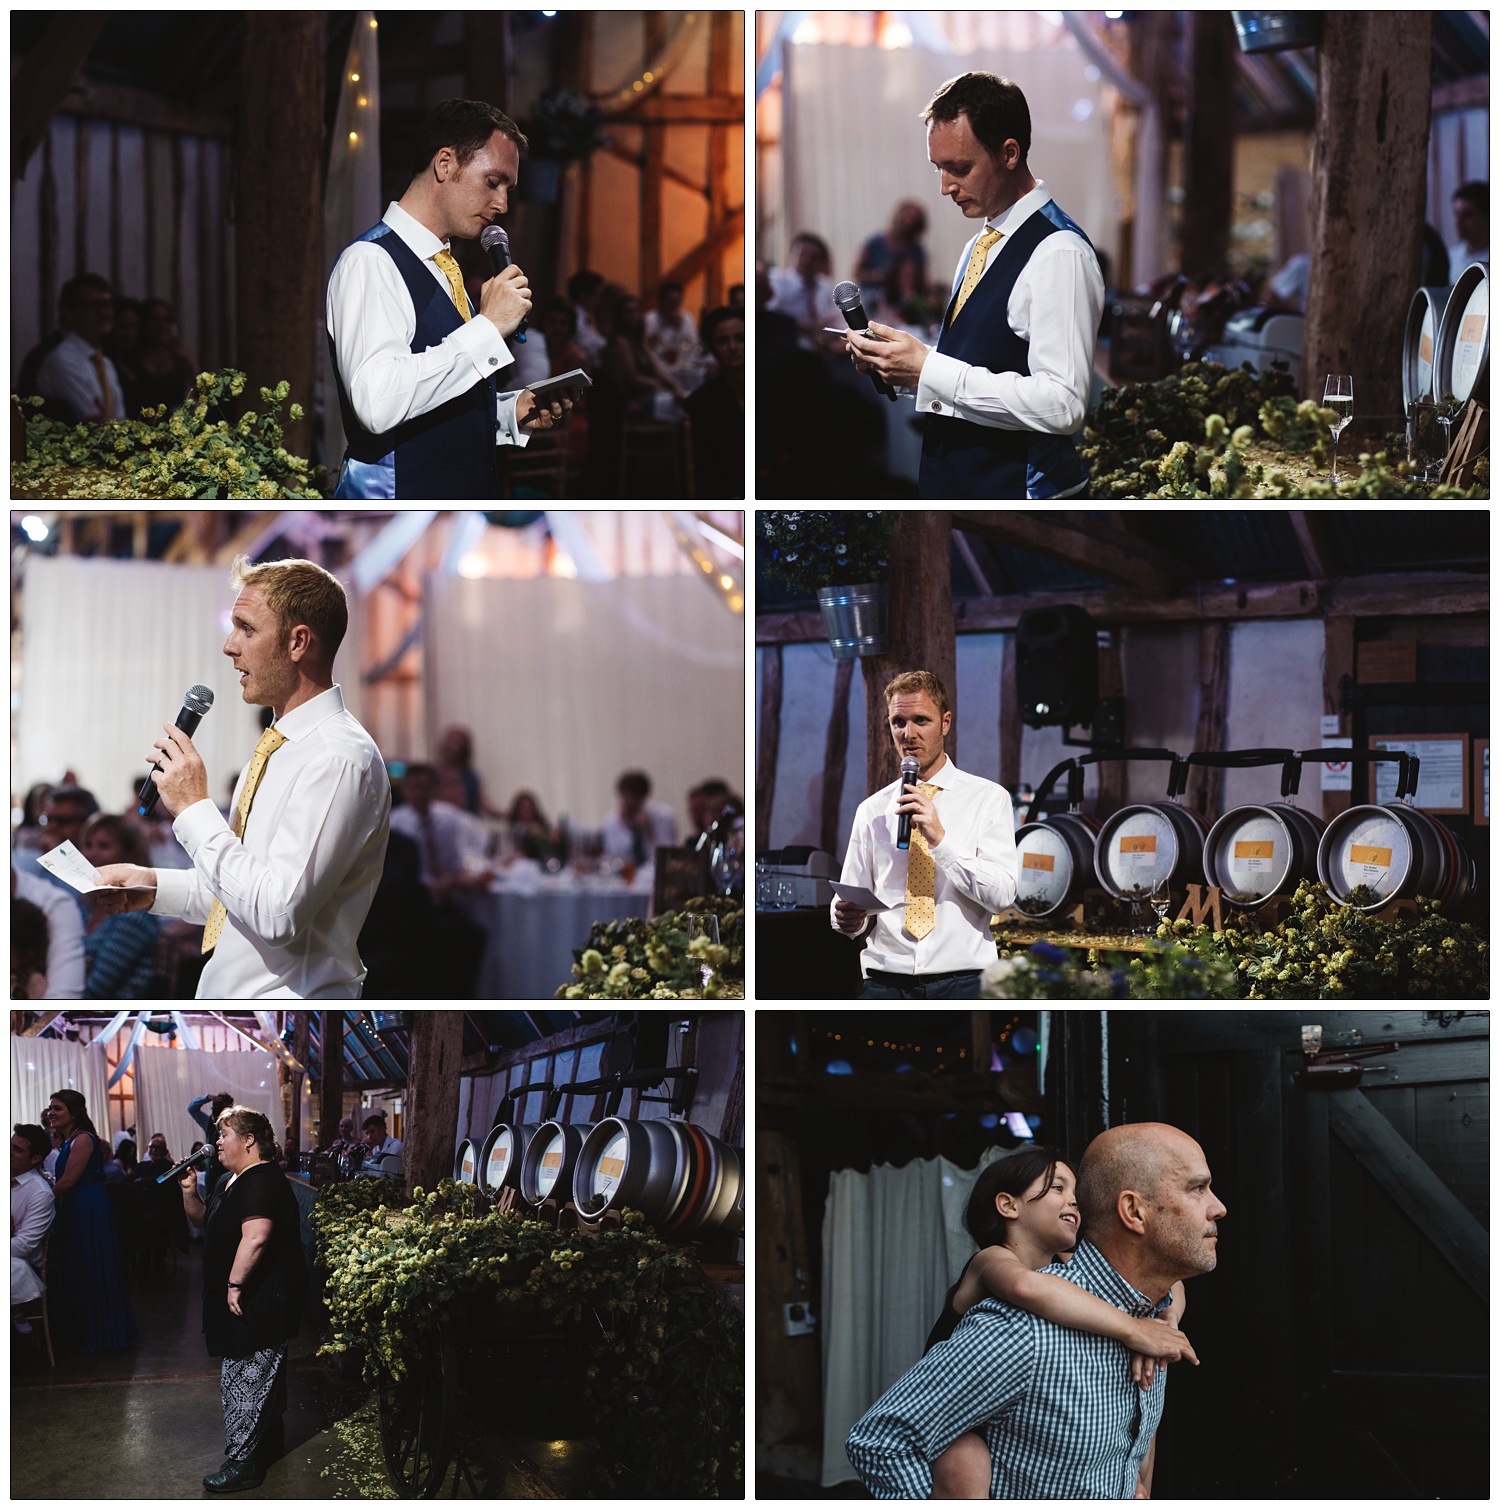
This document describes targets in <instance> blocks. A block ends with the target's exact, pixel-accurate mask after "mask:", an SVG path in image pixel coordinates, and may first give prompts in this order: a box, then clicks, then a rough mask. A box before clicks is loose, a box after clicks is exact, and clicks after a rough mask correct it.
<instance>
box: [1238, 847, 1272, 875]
mask: <svg viewBox="0 0 1500 1510" xmlns="http://www.w3.org/2000/svg"><path fill="white" fill-rule="evenodd" d="M1275 854H1276V841H1275V840H1274V839H1236V840H1235V841H1234V868H1235V869H1236V870H1248V871H1256V870H1270V868H1271V861H1272V860H1273V859H1274V858H1275Z"/></svg>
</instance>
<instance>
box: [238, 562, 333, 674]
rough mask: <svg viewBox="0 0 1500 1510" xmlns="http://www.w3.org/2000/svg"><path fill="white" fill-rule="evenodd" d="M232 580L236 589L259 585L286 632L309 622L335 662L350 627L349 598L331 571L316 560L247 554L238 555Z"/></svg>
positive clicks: (315, 637)
mask: <svg viewBox="0 0 1500 1510" xmlns="http://www.w3.org/2000/svg"><path fill="white" fill-rule="evenodd" d="M229 581H230V583H231V585H232V586H233V587H234V588H235V590H236V591H238V590H240V589H241V588H245V587H255V588H259V589H260V591H261V592H262V593H263V594H264V596H265V600H266V607H267V608H269V609H270V610H271V612H272V613H274V614H275V615H276V619H277V622H278V623H279V624H280V625H281V628H282V630H283V632H289V631H290V630H292V629H294V628H295V627H296V626H297V625H298V624H306V625H307V627H308V628H309V629H310V630H312V632H313V638H314V639H315V640H316V641H317V642H318V647H319V649H321V650H322V651H323V653H324V654H325V655H326V656H327V657H328V664H329V665H330V666H331V665H332V664H333V657H334V655H335V654H336V653H337V651H338V648H339V646H340V645H341V644H342V643H343V639H344V633H345V631H346V630H347V629H348V628H349V601H348V599H347V598H346V597H345V595H344V584H343V583H342V582H340V581H339V579H338V578H337V577H335V576H334V575H333V573H332V572H326V571H324V570H323V568H322V567H321V566H319V565H318V564H317V562H316V561H299V560H292V561H262V562H261V563H260V564H259V565H256V564H254V563H252V562H251V560H250V558H249V557H248V556H236V557H235V558H234V565H233V566H231V567H230V568H229Z"/></svg>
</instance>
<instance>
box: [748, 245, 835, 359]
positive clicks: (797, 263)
mask: <svg viewBox="0 0 1500 1510" xmlns="http://www.w3.org/2000/svg"><path fill="white" fill-rule="evenodd" d="M787 262H788V265H787V266H786V267H773V268H771V269H770V270H769V274H768V276H769V278H770V284H771V301H770V303H769V305H768V306H767V308H769V309H770V310H771V311H772V312H773V313H774V314H781V315H788V316H790V317H791V318H792V319H793V320H795V321H796V322H797V329H798V330H799V331H801V332H802V334H803V336H804V338H805V340H806V341H807V342H809V343H811V344H812V345H814V346H816V345H820V344H821V340H820V336H821V333H822V331H823V329H824V328H825V327H827V326H835V325H836V326H839V327H842V326H843V323H844V317H843V316H842V315H841V314H840V313H839V310H838V306H837V305H836V304H835V303H834V302H833V256H832V254H831V253H830V252H829V250H828V243H827V242H826V241H824V240H823V238H822V237H821V236H815V235H814V234H813V233H812V232H811V231H801V232H799V233H798V234H797V235H796V236H794V237H793V238H792V245H791V250H790V252H789V254H788V258H787Z"/></svg>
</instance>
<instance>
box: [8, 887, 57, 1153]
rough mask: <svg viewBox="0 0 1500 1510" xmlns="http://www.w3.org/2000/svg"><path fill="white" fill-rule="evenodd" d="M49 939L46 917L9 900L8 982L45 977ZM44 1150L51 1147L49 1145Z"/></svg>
mask: <svg viewBox="0 0 1500 1510" xmlns="http://www.w3.org/2000/svg"><path fill="white" fill-rule="evenodd" d="M50 938H51V935H50V933H49V931H48V928H47V914H46V913H45V912H43V911H42V909H41V908H40V907H38V906H37V905H36V903H35V902H28V901H27V900H26V898H25V897H12V898H11V899H10V978H11V982H12V985H13V986H14V985H16V984H19V985H21V986H24V985H25V984H26V982H27V980H28V979H29V978H30V977H31V975H32V974H33V973H35V974H38V975H45V974H46V973H47V946H48V943H49V942H50ZM47 1146H48V1148H50V1147H51V1146H52V1144H51V1143H50V1142H49V1143H48V1144H47Z"/></svg>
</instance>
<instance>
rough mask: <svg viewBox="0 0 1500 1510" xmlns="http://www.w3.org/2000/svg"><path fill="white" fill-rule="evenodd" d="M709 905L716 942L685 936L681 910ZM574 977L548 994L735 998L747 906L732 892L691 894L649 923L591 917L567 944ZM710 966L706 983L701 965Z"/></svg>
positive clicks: (740, 986)
mask: <svg viewBox="0 0 1500 1510" xmlns="http://www.w3.org/2000/svg"><path fill="white" fill-rule="evenodd" d="M687 912H712V913H714V914H715V915H716V916H717V917H718V919H719V942H718V943H717V944H713V943H710V942H709V941H708V940H707V939H706V938H702V937H699V938H695V939H689V938H688V935H687V925H686V924H685V923H684V921H683V913H687ZM573 961H574V964H573V979H572V980H571V981H565V982H564V983H563V984H562V985H560V986H559V987H558V988H557V990H556V991H555V992H554V993H553V996H554V998H561V999H562V1000H565V1001H641V1000H644V1001H677V1000H693V999H703V1000H735V1001H738V1000H741V999H743V997H744V995H745V908H744V905H743V904H742V903H740V902H737V901H735V900H734V899H733V898H732V897H718V896H715V897H694V898H693V899H692V900H691V901H689V902H685V903H684V904H683V907H682V911H681V912H664V913H663V914H662V915H661V916H660V917H657V918H652V919H651V920H650V921H649V922H648V921H646V920H645V919H643V918H617V919H614V920H613V921H611V922H607V923H595V924H594V926H593V928H592V930H591V931H590V933H589V937H588V942H587V943H586V944H585V945H584V947H583V948H582V949H575V950H574V951H573ZM704 966H708V967H709V968H710V970H711V971H712V972H713V973H712V974H711V975H710V976H709V978H708V983H707V984H706V985H705V984H704V981H703V967H704Z"/></svg>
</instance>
